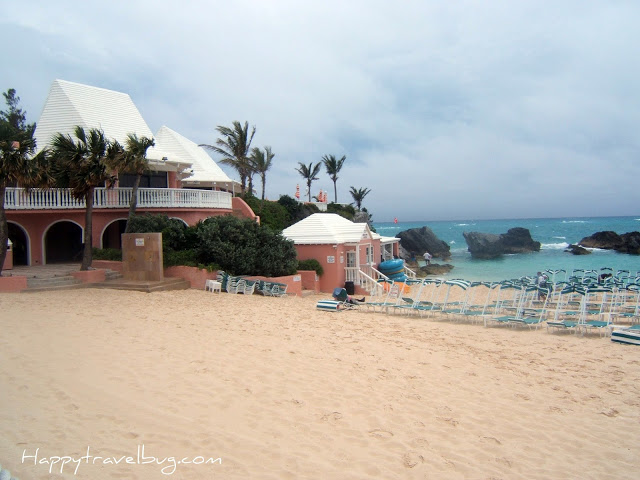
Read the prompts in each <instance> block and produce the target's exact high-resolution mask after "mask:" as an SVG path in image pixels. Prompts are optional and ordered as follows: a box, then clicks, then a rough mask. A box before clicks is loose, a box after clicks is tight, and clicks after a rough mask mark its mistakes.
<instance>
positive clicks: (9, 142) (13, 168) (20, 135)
mask: <svg viewBox="0 0 640 480" xmlns="http://www.w3.org/2000/svg"><path fill="white" fill-rule="evenodd" d="M3 95H4V98H5V101H6V103H7V107H8V110H7V111H0V274H1V273H2V267H3V265H4V260H5V257H6V256H7V239H8V238H9V225H8V223H7V215H6V211H5V204H4V197H5V192H6V189H7V187H11V186H16V185H17V184H19V183H21V184H29V183H32V182H33V180H34V177H36V176H37V174H38V173H39V172H38V168H37V165H38V161H39V160H40V159H42V158H44V157H45V155H46V151H44V150H43V152H42V154H41V155H39V156H37V157H32V155H33V153H34V152H35V150H36V140H35V138H33V132H34V131H35V129H36V124H35V123H32V124H27V120H26V113H25V112H23V111H22V109H21V108H20V107H19V103H20V97H18V96H16V91H15V89H13V88H10V89H9V90H7V92H6V93H3Z"/></svg>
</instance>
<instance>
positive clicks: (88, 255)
mask: <svg viewBox="0 0 640 480" xmlns="http://www.w3.org/2000/svg"><path fill="white" fill-rule="evenodd" d="M74 133H75V137H76V139H75V140H74V139H73V138H71V136H70V135H63V134H61V133H58V134H57V135H55V136H54V137H53V141H52V143H51V145H52V149H53V150H52V156H53V160H54V164H53V169H54V176H55V177H56V181H57V183H58V185H60V186H63V187H67V188H70V189H71V194H72V195H73V196H74V197H75V198H77V199H78V200H84V201H85V205H86V207H85V221H84V238H83V242H84V250H83V252H82V265H81V266H80V270H88V269H89V267H90V266H91V260H92V252H91V248H92V246H93V235H92V232H91V230H92V226H93V225H92V215H93V192H94V190H95V188H96V187H100V186H102V185H106V186H107V188H111V187H112V186H113V185H114V183H115V181H116V177H115V176H114V175H112V174H111V173H110V172H111V170H110V168H109V165H113V164H115V163H116V162H117V158H118V156H120V155H122V151H123V148H122V146H121V145H120V144H119V143H118V142H111V141H109V140H107V138H106V137H105V136H104V132H103V131H102V130H99V129H96V128H92V129H91V130H89V132H88V134H87V132H85V130H84V128H83V127H81V126H77V127H76V128H75V132H74Z"/></svg>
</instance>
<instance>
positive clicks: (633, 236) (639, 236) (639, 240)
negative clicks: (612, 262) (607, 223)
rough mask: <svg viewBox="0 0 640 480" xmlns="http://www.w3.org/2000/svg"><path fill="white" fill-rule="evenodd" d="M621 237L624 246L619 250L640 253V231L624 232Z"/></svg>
mask: <svg viewBox="0 0 640 480" xmlns="http://www.w3.org/2000/svg"><path fill="white" fill-rule="evenodd" d="M621 237H622V241H623V246H622V248H620V249H618V252H620V253H630V254H632V255H640V232H629V233H623V234H622V235H621Z"/></svg>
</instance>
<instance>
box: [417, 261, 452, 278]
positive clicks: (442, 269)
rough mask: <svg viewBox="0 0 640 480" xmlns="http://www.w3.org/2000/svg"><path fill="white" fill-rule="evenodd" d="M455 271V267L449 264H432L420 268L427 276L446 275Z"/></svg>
mask: <svg viewBox="0 0 640 480" xmlns="http://www.w3.org/2000/svg"><path fill="white" fill-rule="evenodd" d="M451 270H453V265H451V264H449V263H445V264H442V265H441V264H439V263H431V264H429V265H426V266H424V267H420V271H421V272H422V273H424V274H425V275H444V274H445V273H449V272H450V271H451Z"/></svg>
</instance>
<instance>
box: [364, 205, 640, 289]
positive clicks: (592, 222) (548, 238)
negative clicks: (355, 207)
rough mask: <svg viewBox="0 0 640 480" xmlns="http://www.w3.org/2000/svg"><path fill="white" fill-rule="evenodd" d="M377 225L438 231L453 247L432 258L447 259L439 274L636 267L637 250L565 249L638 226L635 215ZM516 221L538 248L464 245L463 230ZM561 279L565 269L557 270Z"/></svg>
mask: <svg viewBox="0 0 640 480" xmlns="http://www.w3.org/2000/svg"><path fill="white" fill-rule="evenodd" d="M373 226H374V228H375V229H376V231H377V232H378V233H379V234H380V235H382V236H386V237H395V236H396V234H397V233H399V232H401V231H403V230H408V229H410V228H421V227H423V226H427V227H429V228H430V229H431V230H433V232H434V233H435V234H436V236H437V237H438V238H439V239H440V240H443V241H445V242H447V243H448V244H449V246H450V247H451V260H449V261H447V262H444V261H443V260H442V259H435V260H434V263H450V264H451V265H453V266H454V268H453V270H451V272H450V273H448V274H447V275H443V278H464V279H466V280H486V281H500V280H507V279H511V278H519V277H522V276H525V275H535V274H536V272H538V271H544V270H547V269H551V270H565V271H567V272H568V274H571V272H572V271H573V270H574V269H585V270H586V269H590V270H596V271H599V270H600V269H601V268H603V267H609V268H612V269H613V270H614V272H615V271H617V270H628V271H629V272H630V275H632V276H635V275H636V273H637V272H640V256H638V255H628V254H624V253H617V252H614V251H610V250H600V249H593V250H592V253H591V254H590V255H573V254H571V253H567V252H565V251H564V250H565V249H566V248H567V246H568V245H569V244H571V243H578V242H579V241H580V240H581V239H583V238H584V237H588V236H590V235H593V234H594V233H596V232H600V231H605V230H610V231H614V232H616V233H618V234H623V233H627V232H634V231H640V216H638V217H596V218H525V219H511V220H467V221H459V220H456V221H437V222H436V221H434V222H431V221H424V222H398V223H392V222H386V223H374V224H373ZM514 227H523V228H527V229H528V230H529V231H530V232H531V237H532V238H533V240H535V241H538V242H540V243H541V244H542V246H541V249H540V251H539V252H533V253H525V254H517V255H505V256H503V257H502V258H499V259H492V260H479V259H472V258H471V254H470V253H469V252H468V250H467V243H466V242H465V240H464V237H463V236H462V233H463V232H483V233H495V234H500V233H506V232H507V230H509V229H510V228H514ZM558 277H562V278H560V279H564V278H563V277H564V274H563V273H562V274H558Z"/></svg>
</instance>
